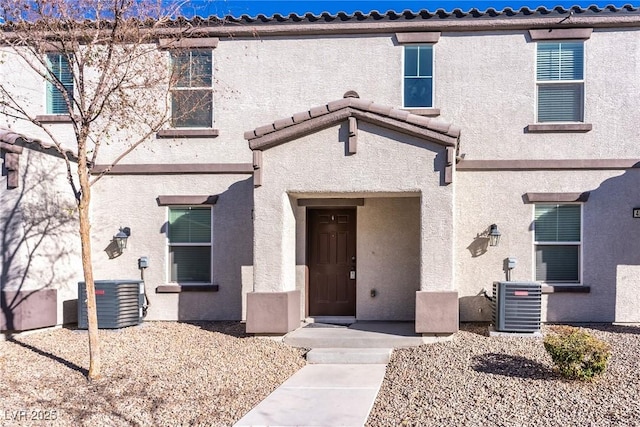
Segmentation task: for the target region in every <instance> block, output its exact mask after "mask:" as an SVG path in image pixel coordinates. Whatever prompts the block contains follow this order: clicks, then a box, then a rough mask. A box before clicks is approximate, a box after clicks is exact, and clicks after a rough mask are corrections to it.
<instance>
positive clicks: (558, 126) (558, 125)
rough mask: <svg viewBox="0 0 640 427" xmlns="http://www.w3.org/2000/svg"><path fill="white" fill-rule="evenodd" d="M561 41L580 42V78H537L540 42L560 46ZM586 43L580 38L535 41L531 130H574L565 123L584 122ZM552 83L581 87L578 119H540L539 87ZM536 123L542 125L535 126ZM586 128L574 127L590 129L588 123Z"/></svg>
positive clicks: (552, 84)
mask: <svg viewBox="0 0 640 427" xmlns="http://www.w3.org/2000/svg"><path fill="white" fill-rule="evenodd" d="M563 43H582V79H578V80H539V79H538V49H539V47H540V45H541V44H557V45H559V46H561V45H562V44H563ZM585 49H586V44H585V43H584V40H582V39H539V40H538V41H536V48H535V62H534V63H535V67H534V72H535V124H534V125H533V126H532V129H531V131H533V132H535V131H536V130H537V131H543V132H553V131H574V129H567V128H566V126H564V127H563V125H566V124H586V108H585V101H586V89H587V87H586V86H587V85H586V78H585V75H586V54H585ZM554 85H580V87H581V89H582V90H581V96H580V120H577V121H575V120H558V121H540V105H539V101H540V87H541V86H547V87H549V86H554ZM536 125H538V126H542V127H539V128H536ZM587 127H588V129H587V128H582V127H581V128H580V129H576V130H575V131H578V132H579V131H588V130H591V126H590V125H588V126H587Z"/></svg>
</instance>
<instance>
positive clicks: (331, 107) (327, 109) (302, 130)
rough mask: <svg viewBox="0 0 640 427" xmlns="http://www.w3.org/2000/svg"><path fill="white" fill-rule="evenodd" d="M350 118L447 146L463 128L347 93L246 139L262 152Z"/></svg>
mask: <svg viewBox="0 0 640 427" xmlns="http://www.w3.org/2000/svg"><path fill="white" fill-rule="evenodd" d="M350 117H355V118H356V119H359V120H362V121H365V122H368V123H372V124H375V125H377V126H381V127H384V128H387V129H391V130H394V131H398V132H402V133H405V134H407V135H411V136H415V137H417V138H420V139H424V140H426V141H430V142H435V143H437V144H440V145H443V146H447V147H456V146H457V144H458V140H459V138H460V128H458V127H456V126H454V125H452V124H451V123H449V122H446V121H444V120H441V119H437V118H429V117H423V116H419V115H416V114H411V113H410V112H408V111H405V110H401V109H398V108H394V107H389V106H384V105H380V104H376V103H375V102H373V101H368V100H364V99H360V98H359V97H358V94H357V93H355V92H353V91H349V92H347V93H346V94H345V97H344V98H343V99H339V100H337V101H331V102H329V103H327V104H325V105H320V106H318V107H313V108H311V109H310V110H307V111H302V112H299V113H296V114H294V115H292V116H291V117H287V118H284V119H280V120H276V121H275V122H273V123H270V124H268V125H265V126H260V127H258V128H256V129H254V130H250V131H247V132H245V133H244V137H245V139H247V140H248V141H249V148H251V149H252V150H261V151H262V150H266V149H268V148H271V147H275V146H277V145H280V144H283V143H285V142H288V141H292V140H294V139H298V138H300V137H301V136H304V135H308V134H311V133H314V132H317V131H319V130H322V129H325V128H328V127H330V126H333V125H335V124H337V123H340V122H343V121H345V120H347V119H349V118H350Z"/></svg>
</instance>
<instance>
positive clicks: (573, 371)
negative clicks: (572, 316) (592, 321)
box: [544, 326, 611, 381]
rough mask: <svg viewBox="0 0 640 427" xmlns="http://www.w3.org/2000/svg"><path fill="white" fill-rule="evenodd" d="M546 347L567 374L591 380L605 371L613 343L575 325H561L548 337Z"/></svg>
mask: <svg viewBox="0 0 640 427" xmlns="http://www.w3.org/2000/svg"><path fill="white" fill-rule="evenodd" d="M544 348H545V350H547V353H549V355H550V356H551V360H553V363H554V364H555V365H556V368H557V369H558V371H559V372H560V374H561V375H562V376H563V377H565V378H570V379H577V380H583V381H585V380H586V381H588V380H591V379H592V378H593V377H595V376H596V375H599V374H601V373H603V372H604V370H605V369H606V368H607V362H608V360H609V356H610V355H611V349H610V347H609V344H607V343H606V342H604V341H601V340H599V339H597V338H595V337H593V336H592V335H590V334H589V333H587V332H584V331H581V330H580V329H578V328H574V327H571V326H557V327H554V328H552V332H551V333H549V334H547V335H546V336H545V338H544Z"/></svg>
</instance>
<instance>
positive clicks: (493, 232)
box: [488, 224, 502, 246]
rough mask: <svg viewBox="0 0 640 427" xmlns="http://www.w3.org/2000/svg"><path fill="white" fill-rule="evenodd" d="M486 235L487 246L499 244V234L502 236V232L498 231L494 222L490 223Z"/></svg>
mask: <svg viewBox="0 0 640 427" xmlns="http://www.w3.org/2000/svg"><path fill="white" fill-rule="evenodd" d="M488 236H489V246H498V245H499V244H500V236H502V233H500V231H499V230H498V226H497V225H496V224H491V225H490V226H489V233H488Z"/></svg>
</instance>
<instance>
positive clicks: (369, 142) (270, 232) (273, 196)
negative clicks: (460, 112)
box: [254, 122, 453, 320]
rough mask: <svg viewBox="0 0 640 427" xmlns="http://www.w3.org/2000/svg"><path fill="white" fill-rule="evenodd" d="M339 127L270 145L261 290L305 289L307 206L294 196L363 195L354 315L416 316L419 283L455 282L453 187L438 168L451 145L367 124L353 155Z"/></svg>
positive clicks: (258, 203)
mask: <svg viewBox="0 0 640 427" xmlns="http://www.w3.org/2000/svg"><path fill="white" fill-rule="evenodd" d="M342 128H343V126H334V127H331V128H329V129H326V130H323V131H319V132H317V133H314V134H312V135H309V136H304V137H301V138H300V139H297V140H294V141H291V142H288V143H285V144H283V145H280V146H276V147H274V148H270V149H268V150H266V151H264V152H263V167H262V171H263V185H262V186H261V187H259V188H256V189H255V190H254V200H255V221H254V226H255V229H254V230H255V234H254V283H255V289H256V291H261V292H283V291H289V290H294V289H298V290H302V291H304V285H303V284H304V282H303V280H304V267H303V265H304V262H305V259H306V255H304V251H305V238H304V236H305V233H306V226H303V225H302V224H303V223H304V221H305V215H306V211H305V209H304V208H300V207H297V202H296V199H298V198H314V197H321V198H322V197H324V198H326V197H342V198H360V197H364V198H365V204H364V206H362V207H358V231H357V233H358V240H357V248H358V249H357V250H358V255H357V286H358V288H357V289H358V292H357V295H358V296H357V313H356V315H357V317H358V318H362V319H374V318H375V319H379V320H382V319H388V320H391V319H394V320H409V319H412V318H413V316H414V309H415V291H416V290H419V289H424V290H427V289H433V290H446V289H451V288H452V266H451V260H452V256H453V254H452V243H451V242H452V235H451V234H452V229H453V223H452V215H453V212H452V208H453V200H452V188H451V186H445V185H442V184H441V180H442V176H441V173H440V172H438V169H440V170H443V169H444V163H443V160H442V154H443V151H444V148H443V147H441V146H438V145H436V144H431V143H424V142H420V141H418V140H415V139H414V138H412V137H407V136H403V135H401V134H398V133H395V132H390V131H387V130H385V129H382V128H379V127H376V126H373V125H369V124H367V123H364V122H360V124H359V128H360V129H359V136H358V138H359V139H358V152H357V153H356V154H354V155H351V156H346V155H345V145H344V144H345V143H344V138H342V137H341V135H343V130H342ZM424 165H429V170H427V171H425V167H424ZM296 235H297V237H296ZM421 248H422V250H423V257H420V250H421ZM296 264H297V265H298V267H296ZM372 289H376V291H377V294H378V296H377V297H375V298H371V297H370V292H371V290H372Z"/></svg>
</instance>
